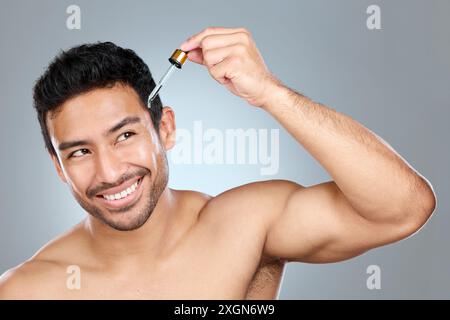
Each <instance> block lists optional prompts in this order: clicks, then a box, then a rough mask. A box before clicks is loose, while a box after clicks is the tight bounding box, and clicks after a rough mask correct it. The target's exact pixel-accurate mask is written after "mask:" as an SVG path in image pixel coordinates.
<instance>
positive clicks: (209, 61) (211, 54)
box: [203, 44, 246, 68]
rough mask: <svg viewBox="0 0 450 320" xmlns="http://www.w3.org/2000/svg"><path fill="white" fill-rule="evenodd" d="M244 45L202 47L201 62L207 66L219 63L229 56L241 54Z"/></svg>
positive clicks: (244, 48) (243, 51)
mask: <svg viewBox="0 0 450 320" xmlns="http://www.w3.org/2000/svg"><path fill="white" fill-rule="evenodd" d="M245 51H246V47H245V46H244V45H243V44H235V45H231V46H227V47H220V48H216V49H208V50H205V49H203V64H204V65H206V66H207V67H208V68H210V67H213V66H215V65H216V64H218V63H221V62H222V61H224V60H225V59H226V58H228V57H230V56H233V55H235V56H242V55H244V54H245Z"/></svg>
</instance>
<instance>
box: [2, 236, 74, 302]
mask: <svg viewBox="0 0 450 320" xmlns="http://www.w3.org/2000/svg"><path fill="white" fill-rule="evenodd" d="M76 236H77V235H76V232H74V230H73V229H72V230H70V231H69V232H67V233H65V234H63V235H61V236H60V237H58V238H56V239H54V240H52V241H50V242H49V243H48V244H46V245H45V246H44V247H42V248H41V249H40V250H39V251H38V252H37V253H36V254H35V255H34V256H33V257H31V258H30V259H29V260H27V261H25V262H23V263H21V264H19V265H18V266H16V267H14V268H11V269H9V270H8V271H6V272H5V273H4V274H3V275H1V276H0V299H51V298H52V297H54V296H57V292H60V291H61V290H64V288H65V284H66V278H67V272H66V271H67V267H68V265H69V263H68V261H69V260H67V258H68V255H70V254H71V253H70V252H72V246H73V245H72V242H73V241H74V237H76Z"/></svg>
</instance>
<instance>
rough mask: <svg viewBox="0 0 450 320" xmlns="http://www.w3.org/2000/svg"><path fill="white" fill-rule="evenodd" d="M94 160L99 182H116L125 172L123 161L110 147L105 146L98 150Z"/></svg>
mask: <svg viewBox="0 0 450 320" xmlns="http://www.w3.org/2000/svg"><path fill="white" fill-rule="evenodd" d="M96 162H97V163H96V171H97V176H98V180H99V181H100V182H103V183H116V182H117V181H118V180H119V178H120V177H121V176H122V175H123V174H124V173H125V172H126V168H125V165H124V163H123V162H122V161H121V159H120V158H119V157H118V156H117V155H116V154H115V153H114V151H113V150H111V149H108V148H105V149H103V150H102V151H101V152H98V154H97V158H96Z"/></svg>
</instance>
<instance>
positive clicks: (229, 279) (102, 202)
mask: <svg viewBox="0 0 450 320" xmlns="http://www.w3.org/2000/svg"><path fill="white" fill-rule="evenodd" d="M180 48H181V49H182V50H184V51H189V59H190V60H191V61H193V62H196V63H199V64H201V65H203V66H204V67H205V68H206V69H207V70H208V71H209V73H210V74H211V76H212V77H213V78H214V79H215V80H217V81H218V82H219V83H220V84H222V85H223V86H225V87H226V88H227V89H228V90H229V91H231V92H232V93H233V94H235V95H237V96H239V97H242V98H243V99H244V100H245V101H247V102H248V103H249V104H250V105H252V106H253V107H255V108H262V109H263V110H265V111H266V112H268V113H269V114H271V115H272V116H273V117H274V118H275V119H276V120H277V121H279V123H280V124H281V125H282V126H283V127H284V128H285V129H286V130H287V131H288V132H289V133H290V134H291V135H292V136H293V137H294V138H295V139H296V140H297V141H298V143H299V144H301V145H302V146H303V147H304V148H306V150H308V152H309V153H310V154H311V155H312V156H313V157H314V158H315V159H317V161H319V163H320V164H321V165H322V166H323V167H324V168H325V169H326V170H327V171H328V172H329V174H330V175H331V176H332V178H333V180H332V181H328V182H324V183H320V184H317V185H313V186H309V187H304V186H301V185H299V184H297V183H294V182H291V181H285V180H269V181H263V182H255V183H250V184H247V185H243V186H239V187H236V188H234V189H231V190H228V191H226V192H223V193H222V194H220V195H218V196H216V197H211V196H208V195H206V194H202V193H199V192H195V191H185V190H174V189H170V188H168V187H167V182H168V165H167V160H166V152H167V150H169V149H171V148H172V147H173V145H174V143H175V117H174V112H173V110H172V109H171V108H170V107H164V108H162V105H161V102H160V100H159V98H157V99H156V100H155V101H154V103H152V108H151V110H150V111H149V110H148V109H147V108H146V102H147V97H148V94H149V93H150V91H151V90H152V89H153V87H154V86H155V83H154V81H153V80H152V78H151V74H150V72H149V70H148V68H147V66H146V65H145V64H144V63H143V61H142V60H141V59H140V58H139V57H137V56H136V55H135V53H134V52H133V51H131V50H124V49H122V48H119V47H117V46H115V45H114V44H112V43H98V44H95V45H88V46H81V47H76V48H73V49H71V50H69V51H67V52H63V53H61V54H60V56H59V57H57V58H56V59H55V60H54V61H53V62H52V64H50V65H49V67H48V69H47V71H46V73H45V74H44V75H43V76H42V77H41V78H40V79H39V81H38V82H37V83H36V86H35V89H34V99H35V107H36V109H37V112H38V118H39V120H40V124H41V128H42V133H43V136H44V140H45V142H46V147H47V149H48V151H49V155H50V157H51V159H52V160H53V163H54V165H55V168H56V170H57V173H58V175H59V177H60V178H61V179H62V181H63V182H65V183H67V185H68V187H69V188H70V190H71V192H72V193H73V195H74V197H75V199H76V200H77V201H78V203H79V204H80V205H81V207H82V208H83V209H84V210H85V211H86V212H87V213H88V215H87V217H86V218H85V219H84V220H83V221H81V222H80V223H79V224H78V225H76V226H75V227H73V228H72V229H71V230H70V231H68V232H67V233H66V234H64V235H62V236H60V237H59V238H57V239H55V240H53V241H51V242H50V243H49V244H47V245H46V246H44V247H43V248H42V249H41V250H39V251H38V252H37V253H36V254H35V255H34V256H33V257H32V258H30V259H29V260H28V261H26V262H24V263H23V264H21V265H19V266H17V267H16V268H13V269H11V270H9V271H7V272H6V273H5V274H4V275H3V276H2V278H1V281H0V297H1V298H3V299H5V298H6V299H16V298H19V299H20V298H24V299H27V298H31V299H52V298H56V299H78V298H81V299H111V298H114V299H122V298H123V299H245V298H248V299H252V298H259V299H273V298H276V297H277V291H278V289H279V285H280V280H281V276H282V271H283V265H284V263H285V262H290V261H298V262H307V263H326V262H335V261H341V260H345V259H349V258H351V257H354V256H357V255H360V254H362V253H364V252H366V251H367V250H369V249H371V248H374V247H378V246H382V245H385V244H388V243H392V242H395V241H398V240H400V239H403V238H405V237H408V236H410V235H412V234H413V233H415V232H416V231H417V230H418V229H420V228H421V226H423V225H424V223H425V222H426V221H427V219H428V218H429V217H430V215H431V214H432V212H433V211H434V208H435V204H436V198H435V194H434V191H433V189H432V187H431V185H430V184H429V183H428V181H427V180H426V179H425V178H424V177H422V176H421V175H420V174H419V173H418V172H416V171H415V170H414V169H413V168H412V167H411V166H410V165H409V164H408V163H407V162H406V161H405V160H404V159H402V158H401V157H400V156H399V155H398V154H397V153H396V152H395V151H394V150H393V149H392V148H391V147H390V146H389V145H388V144H387V143H385V142H384V141H383V140H382V139H381V138H379V137H378V136H376V135H375V134H374V133H373V132H371V131H370V130H368V129H367V128H365V127H364V126H362V125H361V124H359V123H358V122H356V121H354V120H353V119H351V118H350V117H348V116H346V115H344V114H341V113H339V112H337V111H335V110H333V109H330V108H328V107H326V106H324V105H321V104H319V103H316V102H313V101H311V100H310V99H308V98H307V97H305V96H303V95H301V94H298V93H296V92H294V91H292V90H290V89H289V88H287V87H285V86H284V85H283V84H281V82H280V81H278V80H277V79H276V78H275V77H274V76H273V75H272V74H271V73H270V72H269V71H268V69H267V68H266V66H265V64H264V61H263V59H262V57H261V55H260V53H259V51H258V49H257V47H256V45H255V43H254V41H253V39H252V37H251V35H250V33H249V32H248V31H247V30H245V29H241V28H239V29H229V28H207V29H205V30H203V31H202V32H200V33H198V34H196V35H194V36H192V37H191V38H189V39H188V40H186V41H185V42H184V43H183V44H182V45H181V47H180ZM299 147H300V146H299ZM299 166H300V164H299ZM73 265H75V266H77V267H79V271H80V273H79V276H80V287H79V288H75V289H73V288H69V287H68V285H67V279H68V277H69V274H68V273H67V270H68V267H69V266H73Z"/></svg>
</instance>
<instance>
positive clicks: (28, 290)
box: [0, 259, 64, 300]
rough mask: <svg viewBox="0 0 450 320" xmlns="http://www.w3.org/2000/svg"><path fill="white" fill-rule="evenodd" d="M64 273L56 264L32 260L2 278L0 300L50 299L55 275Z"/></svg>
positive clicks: (7, 272)
mask: <svg viewBox="0 0 450 320" xmlns="http://www.w3.org/2000/svg"><path fill="white" fill-rule="evenodd" d="M62 272H63V270H62V269H61V266H59V265H58V264H56V263H53V262H51V261H44V260H38V259H30V260H28V261H26V262H24V263H22V264H20V265H18V266H17V267H15V268H12V269H10V270H8V271H6V272H5V273H4V274H3V275H2V276H1V277H0V299H2V300H3V299H13V300H15V299H46V298H50V297H51V292H52V291H53V290H54V286H53V283H54V282H55V275H57V274H59V273H62ZM62 276H64V274H62Z"/></svg>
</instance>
